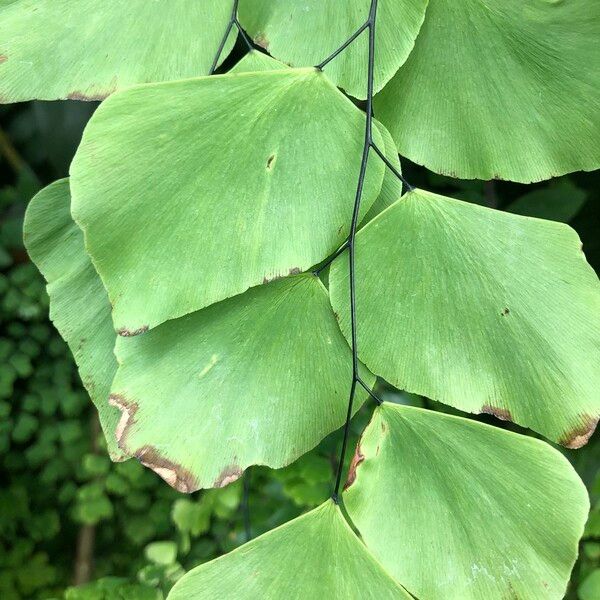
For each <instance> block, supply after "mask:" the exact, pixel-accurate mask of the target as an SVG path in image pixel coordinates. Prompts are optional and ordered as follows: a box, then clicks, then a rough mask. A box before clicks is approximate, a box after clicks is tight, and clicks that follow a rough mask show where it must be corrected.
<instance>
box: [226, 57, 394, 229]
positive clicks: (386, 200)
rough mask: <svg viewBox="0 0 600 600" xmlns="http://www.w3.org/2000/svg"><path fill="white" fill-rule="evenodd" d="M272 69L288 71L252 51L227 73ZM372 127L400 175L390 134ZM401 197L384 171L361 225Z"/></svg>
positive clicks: (383, 128)
mask: <svg viewBox="0 0 600 600" xmlns="http://www.w3.org/2000/svg"><path fill="white" fill-rule="evenodd" d="M273 69H279V70H281V69H289V67H288V66H287V65H285V64H284V63H282V62H279V61H278V60H275V59H274V58H271V57H270V56H269V55H267V54H263V53H262V52H258V51H256V50H252V51H251V52H248V54H246V55H245V56H244V57H243V58H242V59H241V60H240V62H238V63H237V65H235V67H234V68H233V69H231V71H229V72H230V73H246V72H251V71H271V70H273ZM373 126H374V128H375V129H377V130H378V131H379V133H380V134H381V137H382V140H383V147H382V148H381V150H382V152H383V153H384V154H385V156H386V157H387V159H388V160H389V161H390V162H391V163H392V165H394V167H395V168H396V169H397V170H398V172H399V173H401V172H402V167H401V166H400V157H399V156H398V149H397V148H396V144H395V143H394V140H393V138H392V135H391V133H390V132H389V131H388V130H387V129H386V128H385V127H384V126H383V125H382V124H381V123H379V121H377V120H376V119H375V120H374V121H373ZM401 195H402V182H401V181H400V180H399V179H398V177H396V175H394V173H392V171H391V170H390V169H385V171H384V175H383V182H382V184H381V190H380V192H379V196H377V198H376V200H375V202H373V204H372V206H371V208H370V209H369V211H368V212H367V214H365V216H364V217H363V221H362V222H363V224H364V223H368V222H369V221H370V220H371V219H373V217H375V216H376V215H378V214H379V213H380V212H381V211H382V210H384V209H386V208H387V207H388V206H390V205H392V204H393V203H394V202H396V200H398V198H400V196H401Z"/></svg>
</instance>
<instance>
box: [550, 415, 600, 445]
mask: <svg viewBox="0 0 600 600" xmlns="http://www.w3.org/2000/svg"><path fill="white" fill-rule="evenodd" d="M598 420H599V417H592V416H591V415H582V416H581V421H582V422H581V425H579V426H578V427H574V428H573V429H571V431H569V432H568V433H567V434H565V435H564V436H563V437H562V438H561V439H560V440H558V443H559V444H560V445H561V446H564V447H565V448H571V449H572V450H577V449H578V448H581V447H582V446H585V445H586V444H587V443H588V441H589V439H590V438H591V437H592V435H593V433H594V431H596V426H597V425H598Z"/></svg>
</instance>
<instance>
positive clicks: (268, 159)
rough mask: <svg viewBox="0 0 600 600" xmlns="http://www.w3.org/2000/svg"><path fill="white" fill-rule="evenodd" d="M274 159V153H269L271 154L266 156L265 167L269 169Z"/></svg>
mask: <svg viewBox="0 0 600 600" xmlns="http://www.w3.org/2000/svg"><path fill="white" fill-rule="evenodd" d="M274 160H275V155H274V154H271V156H269V158H267V169H271V165H272V164H273V161H274Z"/></svg>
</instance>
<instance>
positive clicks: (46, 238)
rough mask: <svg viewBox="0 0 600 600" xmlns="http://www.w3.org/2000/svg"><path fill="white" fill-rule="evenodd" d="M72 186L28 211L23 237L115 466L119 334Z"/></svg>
mask: <svg viewBox="0 0 600 600" xmlns="http://www.w3.org/2000/svg"><path fill="white" fill-rule="evenodd" d="M70 200H71V198H70V194H69V180H68V179H61V180H60V181H57V182H55V183H53V184H51V185H49V186H48V187H47V188H45V189H43V190H42V191H41V192H40V193H39V194H37V196H35V197H34V198H33V200H31V202H30V203H29V206H28V207H27V213H26V215H25V223H24V228H23V237H24V241H25V246H26V247H27V251H28V252H29V255H30V257H31V259H32V260H33V262H34V263H35V264H36V265H37V267H38V268H39V269H40V271H41V272H42V275H43V276H44V277H45V279H46V281H47V282H48V287H47V289H48V295H49V296H50V318H51V319H52V321H53V322H54V325H55V326H56V328H57V329H58V331H59V333H60V334H61V336H62V337H63V338H64V339H65V341H66V342H67V344H68V345H69V348H70V349H71V352H72V353H73V356H74V357H75V362H76V363H77V366H78V368H79V374H80V375H81V380H82V381H83V384H84V386H85V388H86V389H87V391H88V393H89V394H90V397H91V399H92V402H93V403H94V404H95V406H96V408H97V410H98V415H99V417H100V424H101V425H102V430H103V431H104V435H105V437H106V441H107V445H108V450H109V453H110V455H111V458H112V459H113V460H122V459H123V458H124V456H123V454H122V452H121V451H120V450H119V448H118V447H117V444H116V438H115V428H116V425H117V421H118V418H119V412H118V411H117V410H116V409H115V408H113V407H111V406H109V404H108V396H109V392H110V384H111V383H112V380H113V377H114V374H115V373H116V370H117V361H116V360H115V357H114V355H113V347H114V344H115V332H114V330H113V327H112V321H111V316H110V304H109V302H108V297H107V295H106V291H105V289H104V288H103V287H102V282H101V281H100V278H99V277H98V274H97V273H96V271H95V270H94V267H93V265H92V263H91V261H90V259H89V256H88V255H87V254H86V253H85V249H84V244H83V234H82V233H81V230H80V229H79V228H78V227H77V225H76V224H75V223H74V222H73V219H72V218H71V213H70V212H69V205H70Z"/></svg>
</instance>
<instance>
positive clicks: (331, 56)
mask: <svg viewBox="0 0 600 600" xmlns="http://www.w3.org/2000/svg"><path fill="white" fill-rule="evenodd" d="M367 27H370V23H369V20H368V19H367V20H366V21H365V22H364V23H363V24H362V25H361V26H360V27H359V28H358V29H357V30H356V31H355V32H354V33H353V34H352V35H351V36H350V37H349V38H348V39H347V40H346V41H345V42H344V43H343V44H342V45H341V46H340V47H339V48H338V49H337V50H335V51H334V52H332V53H331V54H330V55H329V56H328V57H327V58H326V59H325V60H324V61H323V62H321V63H319V64H318V65H317V69H323V67H324V66H325V65H326V64H327V63H330V62H331V61H332V60H333V59H334V58H335V57H336V56H337V55H338V54H341V53H342V52H343V51H344V50H345V49H346V48H347V47H348V46H349V45H350V44H351V43H352V42H353V41H354V40H355V39H356V38H357V37H358V36H359V35H360V34H361V33H362V32H363V31H364V30H365V29H367Z"/></svg>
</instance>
